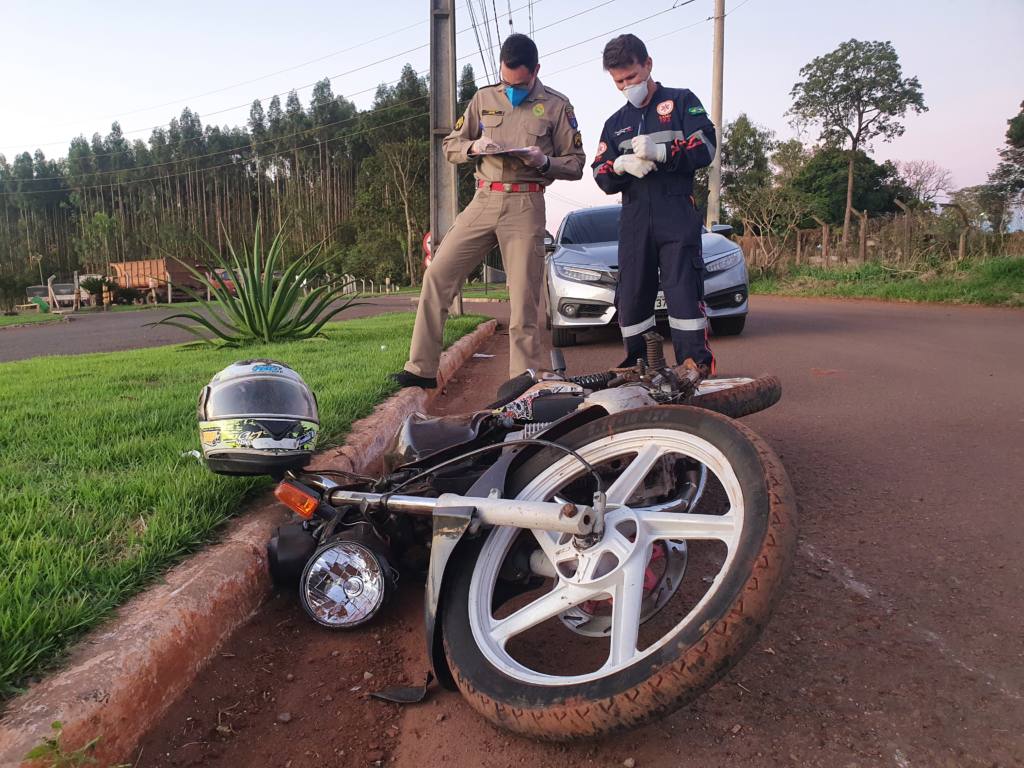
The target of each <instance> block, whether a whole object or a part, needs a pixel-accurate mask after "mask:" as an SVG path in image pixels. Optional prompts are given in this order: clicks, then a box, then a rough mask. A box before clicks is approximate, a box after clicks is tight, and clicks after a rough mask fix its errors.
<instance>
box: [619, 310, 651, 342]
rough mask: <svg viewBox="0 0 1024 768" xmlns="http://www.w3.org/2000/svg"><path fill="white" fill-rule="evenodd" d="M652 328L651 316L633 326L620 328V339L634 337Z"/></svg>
mask: <svg viewBox="0 0 1024 768" xmlns="http://www.w3.org/2000/svg"><path fill="white" fill-rule="evenodd" d="M654 326H655V321H654V315H651V316H650V317H648V318H647V319H646V320H644V321H642V322H639V323H635V324H633V325H624V326H622V337H623V338H625V337H627V336H636V335H637V334H638V333H643V332H644V331H647V330H650V329H651V328H653V327H654Z"/></svg>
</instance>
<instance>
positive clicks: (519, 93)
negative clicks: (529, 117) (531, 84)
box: [505, 85, 530, 107]
mask: <svg viewBox="0 0 1024 768" xmlns="http://www.w3.org/2000/svg"><path fill="white" fill-rule="evenodd" d="M505 95H506V96H508V100H509V103H510V104H511V105H512V106H513V107H518V106H519V105H520V104H522V103H523V99H525V98H526V97H527V96H529V95H530V89H529V88H516V87H514V86H511V85H506V86H505Z"/></svg>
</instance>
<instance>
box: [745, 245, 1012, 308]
mask: <svg viewBox="0 0 1024 768" xmlns="http://www.w3.org/2000/svg"><path fill="white" fill-rule="evenodd" d="M750 289H751V292H752V293H761V294H769V293H770V294H778V295H783V296H833V297H842V298H873V299H885V300H889V301H917V302H941V303H950V304H986V305H991V306H1003V307H1024V258H1021V257H1003V258H994V259H986V260H977V261H970V262H965V263H963V264H960V265H955V264H950V263H945V264H939V265H936V266H935V267H933V268H928V267H917V268H915V269H914V270H897V269H894V268H892V267H888V268H887V267H885V266H883V265H881V264H877V263H869V264H861V265H858V266H855V267H845V268H844V267H832V268H825V267H812V266H803V267H795V268H793V269H791V270H790V271H789V272H788V273H787V274H786V275H784V276H781V277H767V278H759V279H755V280H753V281H752V282H751V286H750Z"/></svg>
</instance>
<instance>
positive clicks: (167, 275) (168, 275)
mask: <svg viewBox="0 0 1024 768" xmlns="http://www.w3.org/2000/svg"><path fill="white" fill-rule="evenodd" d="M164 277H165V278H167V303H168V304H173V303H174V296H173V295H172V294H171V291H172V290H173V288H172V287H171V273H170V272H164Z"/></svg>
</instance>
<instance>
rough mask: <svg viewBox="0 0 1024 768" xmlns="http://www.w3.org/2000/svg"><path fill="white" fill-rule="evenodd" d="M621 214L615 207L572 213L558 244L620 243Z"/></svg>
mask: <svg viewBox="0 0 1024 768" xmlns="http://www.w3.org/2000/svg"><path fill="white" fill-rule="evenodd" d="M621 212H622V208H620V207H615V208H604V209H601V210H596V211H577V212H576V213H571V214H569V216H568V218H567V219H566V220H565V226H564V227H563V228H562V236H561V237H560V238H559V240H558V242H559V243H561V244H562V245H588V244H590V243H615V242H618V240H619V214H620V213H621ZM707 231H708V230H707V227H703V226H702V227H701V232H702V233H704V234H707Z"/></svg>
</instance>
